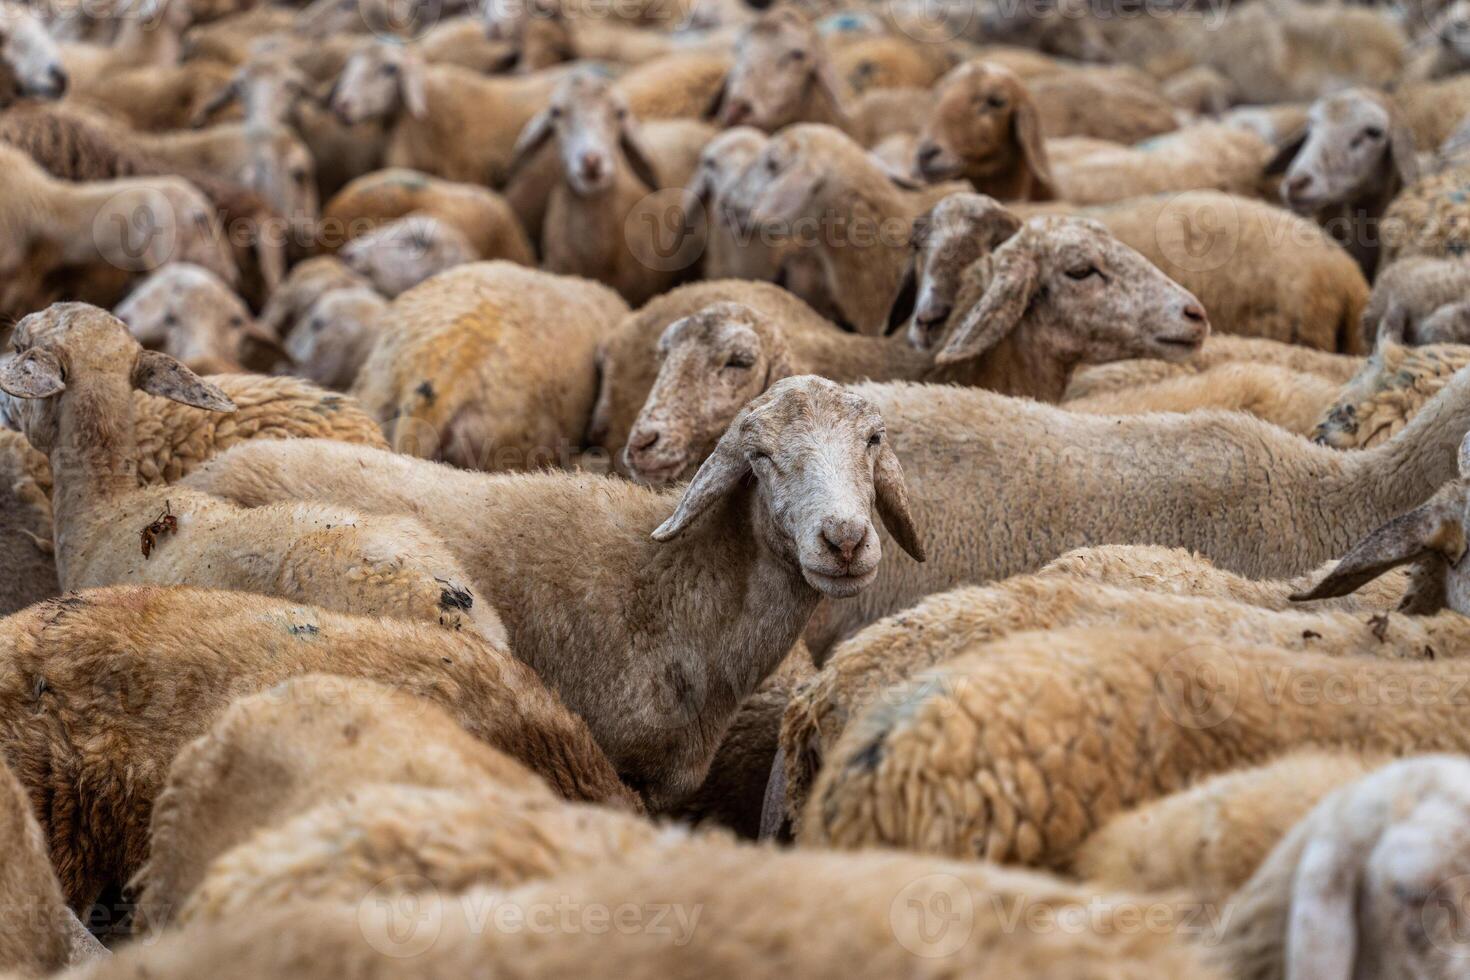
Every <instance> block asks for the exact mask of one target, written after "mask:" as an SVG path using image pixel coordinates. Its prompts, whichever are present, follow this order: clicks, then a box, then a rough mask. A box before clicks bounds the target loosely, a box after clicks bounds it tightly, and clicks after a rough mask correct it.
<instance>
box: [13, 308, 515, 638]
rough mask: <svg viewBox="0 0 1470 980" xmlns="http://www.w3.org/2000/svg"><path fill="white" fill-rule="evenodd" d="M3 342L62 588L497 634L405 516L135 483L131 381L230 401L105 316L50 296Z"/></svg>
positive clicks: (454, 567)
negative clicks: (184, 589)
mask: <svg viewBox="0 0 1470 980" xmlns="http://www.w3.org/2000/svg"><path fill="white" fill-rule="evenodd" d="M11 339H12V344H13V345H14V347H15V349H16V352H17V355H18V356H17V357H16V359H15V360H13V361H11V362H9V363H8V364H6V365H5V366H4V368H3V369H0V388H3V390H5V391H6V392H7V393H9V394H10V395H12V396H13V397H15V398H17V399H19V400H20V401H19V404H18V411H19V415H20V428H21V430H22V431H23V432H24V433H25V434H26V439H27V441H29V442H30V443H31V445H32V446H34V447H35V448H37V449H38V450H41V451H43V452H45V453H46V454H47V455H48V456H49V457H50V460H51V472H52V477H53V480H54V481H55V492H54V494H53V501H54V508H55V545H56V570H57V573H58V575H59V576H60V579H61V586H62V588H63V589H65V590H70V589H80V588H91V587H96V586H103V585H117V584H122V583H133V584H145V583H146V584H159V585H184V584H188V585H197V586H202V587H212V588H233V589H243V590H246V591H252V592H259V593H263V594H267V595H271V594H274V595H280V596H284V597H288V598H293V599H296V600H297V601H302V602H309V603H314V604H316V605H320V606H322V607H324V608H327V609H336V610H339V611H342V612H359V613H363V614H367V615H379V616H407V617H409V618H414V619H421V620H425V621H429V622H436V623H438V624H439V625H441V626H443V627H444V628H446V629H450V630H457V629H460V628H463V627H469V628H470V629H471V630H473V631H476V632H478V633H480V634H481V635H482V636H484V637H486V638H487V639H490V640H493V641H497V642H498V641H503V640H504V637H505V632H504V627H503V626H502V625H501V623H500V620H499V619H498V618H497V617H496V615H495V613H494V611H493V610H490V609H487V608H486V607H485V604H484V603H483V602H482V603H480V604H479V606H478V607H476V605H475V601H474V596H473V594H472V593H471V592H470V591H469V590H468V588H467V585H468V582H469V580H468V578H467V576H466V575H465V573H464V571H463V569H461V568H460V567H459V563H458V562H457V561H455V559H454V558H452V557H451V556H450V555H449V553H448V551H447V550H446V548H445V547H444V545H443V544H442V543H441V542H440V541H439V540H438V539H437V538H436V537H435V536H434V534H433V533H432V532H430V531H429V530H428V529H426V528H425V527H423V525H421V524H419V523H418V522H417V521H414V520H412V519H411V518H377V519H370V518H366V517H364V516H363V515H361V514H359V513H357V512H355V511H352V510H348V509H345V508H341V507H334V506H329V505H323V506H315V507H313V506H293V505H289V504H288V505H284V506H281V507H275V508H272V509H271V510H269V511H255V512H246V511H245V510H244V509H243V508H240V507H236V506H234V505H232V504H228V503H226V502H224V501H222V500H218V499H215V498H213V497H210V496H209V495H207V494H202V493H199V492H198V491H193V490H185V489H182V488H179V487H139V485H138V475H137V472H136V470H135V468H134V460H135V459H136V458H137V456H138V445H137V439H136V434H135V431H134V426H133V415H132V406H133V391H134V390H135V389H136V390H139V391H145V392H148V393H149V394H152V395H157V396H159V397H163V398H168V399H171V400H173V401H177V402H181V403H183V404H186V405H192V406H193V407H195V408H199V409H204V410H207V411H215V412H229V411H232V410H233V409H234V407H235V406H234V404H233V403H231V402H230V400H229V398H228V397H227V396H226V395H225V393H224V392H223V391H222V390H220V389H219V388H218V387H216V386H214V385H213V384H210V383H209V382H207V381H204V380H202V379H200V378H199V376H198V375H196V374H194V373H193V372H192V371H190V370H189V369H188V368H186V367H184V366H183V365H182V364H180V363H179V362H178V361H175V360H174V359H173V358H170V357H169V356H167V355H166V354H159V353H156V352H154V351H145V350H142V349H141V348H140V347H139V346H138V343H137V341H136V340H134V339H133V338H132V337H131V336H129V335H128V333H127V329H126V328H125V327H124V326H123V325H122V323H120V322H119V321H118V320H116V319H115V318H113V317H112V316H110V315H109V314H107V313H106V312H105V311H102V310H98V309H96V308H95V307H90V306H86V305H84V304H79V303H62V304H57V305H56V306H53V307H51V308H49V309H48V310H47V311H46V312H44V313H34V314H31V315H30V316H28V317H26V319H24V320H22V321H21V322H20V324H19V325H18V326H17V327H16V329H15V334H14V335H13V337H12V338H11Z"/></svg>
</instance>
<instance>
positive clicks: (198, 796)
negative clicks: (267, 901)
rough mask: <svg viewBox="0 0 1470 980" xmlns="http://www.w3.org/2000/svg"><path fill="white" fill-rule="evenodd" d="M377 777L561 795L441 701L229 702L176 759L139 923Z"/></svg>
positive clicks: (158, 801) (348, 696) (352, 689)
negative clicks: (271, 835) (238, 856)
mask: <svg viewBox="0 0 1470 980" xmlns="http://www.w3.org/2000/svg"><path fill="white" fill-rule="evenodd" d="M374 784H392V785H395V786H402V787H407V786H415V787H423V788H434V789H451V788H452V789H464V790H471V789H474V788H478V787H485V788H493V789H495V790H497V791H500V792H505V793H513V794H515V795H516V796H518V797H522V796H523V797H534V798H544V799H547V800H551V799H555V795H554V794H553V793H552V791H551V789H550V788H549V787H548V786H547V784H546V783H544V782H542V781H541V780H540V779H539V778H538V777H537V776H536V775H534V774H533V773H532V772H530V771H529V770H527V769H526V768H524V767H523V766H522V765H521V764H520V763H519V762H517V761H516V760H515V759H513V758H511V757H510V756H507V755H505V754H503V753H502V752H501V751H499V750H497V749H496V748H494V747H492V745H490V744H487V743H486V742H485V741H482V740H481V739H479V738H476V737H475V736H472V735H471V734H469V733H468V732H467V731H465V729H464V728H462V727H460V724H459V722H457V721H456V720H455V719H454V717H453V716H452V715H451V714H450V713H449V712H448V711H446V710H445V709H444V708H443V707H441V706H440V705H438V704H435V703H432V702H429V701H426V700H424V699H423V698H420V697H415V696H413V695H410V694H405V693H403V692H401V691H397V690H394V689H393V688H391V687H389V686H384V685H382V684H379V683H375V682H373V681H368V680H362V679H357V678H349V677H333V676H329V675H326V674H307V675H303V676H297V677H292V678H290V679H288V680H285V681H283V682H282V683H280V684H278V685H276V686H274V687H270V688H268V689H266V690H263V691H261V692H259V693H256V694H251V695H248V696H246V697H242V698H240V699H239V700H237V701H235V702H233V703H232V704H230V705H229V706H228V707H227V708H225V709H224V710H223V711H222V712H221V713H220V714H219V716H218V718H217V719H215V720H214V722H213V724H212V725H210V726H209V728H208V730H207V731H206V732H205V733H204V734H203V735H200V736H199V737H198V738H196V739H194V740H193V741H191V742H189V743H188V744H187V745H184V746H183V747H182V748H181V749H180V750H179V752H178V755H177V756H176V757H175V758H174V760H173V763H172V764H171V765H169V767H168V774H167V779H166V780H165V782H164V784H163V787H162V788H161V789H160V790H159V792H158V794H157V796H156V797H155V798H154V800H153V810H152V814H151V817H150V829H149V856H148V861H147V862H146V863H145V864H144V865H143V866H142V867H141V868H140V869H139V870H138V873H137V874H136V875H135V876H134V877H133V879H132V881H131V882H130V883H129V887H130V888H131V889H133V890H134V891H136V892H137V894H138V903H137V924H138V925H141V926H142V927H143V931H147V930H152V929H157V928H158V927H160V926H162V925H164V924H165V923H167V922H168V921H170V920H171V919H172V918H173V917H174V914H175V913H177V911H178V910H179V908H180V906H181V905H182V903H183V902H184V900H185V899H187V898H189V896H190V895H192V894H193V893H194V891H195V890H196V889H197V888H198V887H199V885H200V883H201V882H202V881H203V880H204V878H205V875H206V873H207V871H208V869H209V866H210V865H211V864H212V863H213V862H214V860H215V859H216V858H218V857H220V856H221V855H223V854H225V853H226V852H227V851H229V850H231V849H232V848H234V847H236V846H237V845H239V844H243V843H244V842H246V841H248V840H250V839H251V838H252V837H253V836H254V835H255V834H256V833H257V832H260V831H265V830H268V829H270V828H272V827H276V826H279V825H281V824H283V823H285V822H287V821H289V820H291V819H293V818H295V817H297V816H299V815H301V814H303V813H305V812H307V811H309V810H312V809H313V808H315V807H317V806H319V805H321V804H323V803H328V802H331V801H333V800H336V799H340V798H341V797H344V796H351V795H352V794H354V793H356V792H357V791H359V790H361V789H362V788H363V787H366V786H371V785H374Z"/></svg>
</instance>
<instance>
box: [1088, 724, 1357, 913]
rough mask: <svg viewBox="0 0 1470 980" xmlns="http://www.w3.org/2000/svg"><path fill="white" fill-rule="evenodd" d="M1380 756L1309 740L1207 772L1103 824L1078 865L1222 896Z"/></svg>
mask: <svg viewBox="0 0 1470 980" xmlns="http://www.w3.org/2000/svg"><path fill="white" fill-rule="evenodd" d="M1384 761H1386V760H1385V759H1384V758H1382V757H1378V756H1364V755H1362V754H1360V753H1357V752H1340V751H1339V752H1325V751H1321V750H1318V749H1304V750H1302V751H1300V752H1292V753H1290V754H1288V755H1284V756H1282V757H1281V758H1280V759H1277V760H1275V761H1273V762H1269V763H1267V764H1266V765H1264V766H1258V767H1256V768H1253V769H1239V770H1235V771H1233V772H1227V773H1224V774H1223V775H1219V776H1213V777H1211V778H1209V779H1204V780H1201V781H1200V782H1199V783H1198V784H1196V785H1194V786H1191V787H1190V788H1189V789H1186V790H1182V791H1180V792H1178V793H1174V794H1172V795H1170V796H1165V797H1163V798H1162V799H1159V800H1155V801H1154V802H1152V803H1148V804H1145V805H1143V806H1141V807H1139V808H1138V809H1136V810H1129V811H1127V812H1125V813H1121V814H1119V815H1118V816H1116V817H1113V818H1112V819H1111V820H1109V821H1108V822H1107V823H1105V824H1103V825H1102V827H1101V828H1100V829H1099V830H1098V831H1097V832H1096V833H1094V834H1092V835H1091V836H1090V837H1088V838H1087V840H1086V842H1084V843H1083V845H1082V847H1081V848H1080V849H1079V850H1078V852H1077V859H1076V861H1075V862H1073V870H1074V871H1075V872H1076V874H1077V875H1078V876H1079V877H1080V878H1082V879H1083V880H1084V881H1087V882H1088V883H1090V884H1093V885H1097V886H1100V887H1103V888H1107V889H1109V890H1115V891H1142V892H1185V893H1187V894H1189V895H1190V896H1191V897H1193V898H1195V899H1196V900H1198V901H1200V902H1206V903H1210V904H1215V905H1221V904H1223V903H1225V902H1227V901H1229V899H1230V896H1231V894H1232V893H1233V892H1234V891H1235V890H1236V889H1237V888H1239V887H1240V886H1241V885H1244V884H1245V883H1246V882H1247V881H1248V880H1249V879H1250V877H1251V875H1253V874H1255V871H1256V869H1257V868H1258V867H1259V866H1260V864H1261V862H1262V861H1264V860H1265V859H1266V857H1267V856H1268V855H1269V854H1270V853H1271V850H1272V849H1273V848H1274V847H1275V846H1276V844H1277V843H1278V842H1279V841H1280V840H1281V839H1282V838H1283V837H1285V836H1286V835H1287V834H1288V833H1289V832H1290V831H1291V828H1292V827H1293V826H1294V825H1295V824H1296V823H1297V821H1299V820H1301V819H1302V818H1303V817H1305V816H1306V815H1307V814H1308V812H1310V811H1311V809H1312V808H1313V807H1315V806H1316V805H1317V803H1318V802H1319V801H1320V800H1321V799H1322V798H1323V797H1325V796H1327V795H1328V794H1330V793H1332V792H1333V791H1334V790H1337V789H1339V788H1341V787H1342V786H1344V785H1346V784H1348V783H1351V782H1354V781H1356V780H1357V779H1360V778H1361V777H1363V776H1365V775H1367V774H1368V773H1370V772H1372V771H1373V770H1374V769H1376V768H1378V767H1379V766H1381V765H1382V764H1383V762H1384Z"/></svg>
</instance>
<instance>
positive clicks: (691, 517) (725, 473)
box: [653, 413, 750, 541]
mask: <svg viewBox="0 0 1470 980" xmlns="http://www.w3.org/2000/svg"><path fill="white" fill-rule="evenodd" d="M743 416H744V413H742V414H741V415H740V416H737V417H736V419H735V421H734V422H731V423H730V428H728V429H726V430H725V434H724V435H722V436H720V441H719V442H718V443H717V444H716V445H715V451H714V452H712V453H710V457H709V459H707V460H705V461H704V465H703V466H701V467H700V468H699V472H698V473H695V474H694V479H693V480H690V481H689V486H688V487H686V488H685V490H684V496H683V497H680V498H679V506H677V507H675V508H674V513H673V514H672V515H671V516H670V517H669V519H668V520H666V521H664V522H663V523H662V524H660V525H659V526H658V527H657V528H656V529H654V532H653V540H655V541H672V540H674V539H675V538H677V537H678V536H679V535H681V534H683V533H684V532H685V531H686V530H688V528H689V525H690V524H692V523H694V521H695V519H696V518H698V517H699V515H701V514H703V513H704V512H705V511H707V510H709V509H710V507H712V506H713V505H714V504H715V502H716V501H718V500H719V499H720V498H721V497H724V496H725V495H726V494H728V493H730V492H731V491H732V490H734V489H735V488H736V487H737V486H739V485H740V481H741V480H742V479H744V478H745V475H746V474H747V473H749V472H750V463H749V461H747V460H746V458H745V454H744V453H742V452H741V451H740V446H739V442H740V435H739V430H740V424H739V423H740V420H741V418H743Z"/></svg>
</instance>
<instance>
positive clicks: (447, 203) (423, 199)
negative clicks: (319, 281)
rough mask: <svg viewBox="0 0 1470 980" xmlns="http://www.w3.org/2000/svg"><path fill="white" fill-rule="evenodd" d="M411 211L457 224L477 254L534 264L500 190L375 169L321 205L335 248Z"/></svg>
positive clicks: (330, 246) (327, 238)
mask: <svg viewBox="0 0 1470 980" xmlns="http://www.w3.org/2000/svg"><path fill="white" fill-rule="evenodd" d="M410 215H421V216H427V217H432V218H436V219H438V220H439V221H442V222H446V223H447V224H449V225H451V226H453V227H454V228H455V229H457V230H458V231H459V232H460V233H461V234H462V235H464V237H465V238H467V239H468V240H469V242H470V244H471V246H472V247H473V248H474V252H475V258H477V259H505V260H507V261H510V262H515V263H516V264H518V265H534V264H535V262H534V258H533V253H532V251H531V243H530V240H529V239H528V238H527V237H526V232H525V230H524V229H523V228H522V227H521V225H520V223H519V222H518V221H517V220H516V216H515V214H514V213H513V212H512V211H511V209H510V206H509V205H508V204H507V203H506V201H505V199H504V198H502V197H501V196H500V195H499V194H496V193H495V192H494V191H491V190H489V189H487V188H484V187H477V186H472V185H470V184H460V183H455V182H453V181H449V180H441V179H440V178H438V177H432V176H430V175H428V174H425V173H420V172H418V171H415V170H405V169H402V168H394V169H387V170H379V171H375V172H374V173H371V174H368V175H366V176H363V177H359V178H357V179H356V180H354V181H352V182H350V183H349V184H347V186H346V187H344V188H342V189H341V190H340V191H338V192H337V193H336V195H334V196H333V197H332V199H331V200H330V201H328V202H327V204H326V207H325V208H323V209H322V225H323V242H322V244H323V245H324V246H325V247H326V249H327V250H328V251H329V252H334V251H336V250H337V249H338V248H340V247H342V246H343V245H344V244H346V243H347V242H350V241H351V240H352V239H354V238H356V237H358V236H360V235H362V234H363V233H365V232H367V231H370V230H371V229H373V228H375V227H377V226H379V225H381V224H385V223H387V222H391V221H395V220H397V219H400V218H404V217H408V216H410ZM313 302H314V300H313ZM305 305H308V306H309V305H310V303H307V304H305Z"/></svg>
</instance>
